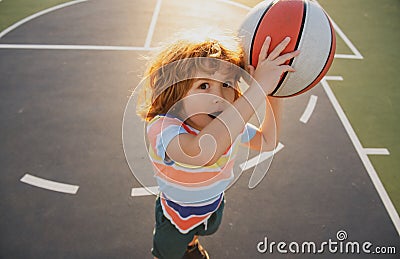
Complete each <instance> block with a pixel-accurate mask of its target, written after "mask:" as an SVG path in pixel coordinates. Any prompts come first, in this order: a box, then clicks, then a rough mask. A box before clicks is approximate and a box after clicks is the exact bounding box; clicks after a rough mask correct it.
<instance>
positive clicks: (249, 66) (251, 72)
mask: <svg viewBox="0 0 400 259" xmlns="http://www.w3.org/2000/svg"><path fill="white" fill-rule="evenodd" d="M247 68H248V70H249V74H250V75H251V76H253V75H254V71H255V68H254V67H253V66H252V65H248V66H247Z"/></svg>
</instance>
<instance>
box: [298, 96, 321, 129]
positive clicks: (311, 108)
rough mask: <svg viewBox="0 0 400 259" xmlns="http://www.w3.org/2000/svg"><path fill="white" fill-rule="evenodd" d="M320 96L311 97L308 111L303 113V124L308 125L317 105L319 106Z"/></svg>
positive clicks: (301, 118)
mask: <svg viewBox="0 0 400 259" xmlns="http://www.w3.org/2000/svg"><path fill="white" fill-rule="evenodd" d="M317 100H318V96H315V95H311V96H310V99H309V100H308V104H307V107H306V109H305V110H304V112H303V115H301V117H300V121H301V122H303V123H307V122H308V120H309V119H310V117H311V115H312V113H313V111H314V109H315V105H316V104H317Z"/></svg>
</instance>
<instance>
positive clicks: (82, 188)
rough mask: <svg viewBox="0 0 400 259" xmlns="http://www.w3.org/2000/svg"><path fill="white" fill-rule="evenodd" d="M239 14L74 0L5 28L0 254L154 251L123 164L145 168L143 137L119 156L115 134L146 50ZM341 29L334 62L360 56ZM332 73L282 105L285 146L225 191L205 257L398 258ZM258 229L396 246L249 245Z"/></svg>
mask: <svg viewBox="0 0 400 259" xmlns="http://www.w3.org/2000/svg"><path fill="white" fill-rule="evenodd" d="M248 11H249V7H247V6H245V5H242V4H238V3H235V2H231V1H223V0H208V1H200V0H190V1H177V0H169V1H167V0H152V1H124V0H116V1H112V4H111V2H110V1H106V0H96V1H89V0H88V1H71V2H68V3H67V4H63V5H59V6H57V7H56V8H52V9H49V10H46V11H44V12H42V13H39V14H37V15H35V16H33V17H31V19H27V20H26V21H24V22H23V23H21V24H19V25H18V26H16V27H15V28H12V30H11V29H10V30H9V31H3V32H2V34H1V37H0V45H1V48H0V81H1V82H2V83H1V87H0V100H1V101H0V106H1V109H0V113H1V115H0V120H1V125H2V127H1V129H0V132H1V134H0V141H1V143H2V148H1V149H0V164H1V166H2V176H1V177H2V178H1V188H0V194H1V196H2V199H1V200H0V207H1V211H2V212H1V214H0V215H1V216H0V218H1V223H0V224H1V243H0V257H1V258H152V256H151V253H150V249H151V245H152V231H153V224H154V200H155V196H154V195H151V194H149V193H148V192H146V190H144V189H143V188H142V187H143V186H142V185H141V184H140V183H139V182H138V181H137V180H136V179H135V177H134V174H133V172H132V171H134V170H142V171H141V172H143V171H145V170H149V168H148V167H147V166H148V158H147V155H146V152H145V147H144V141H143V139H142V138H139V137H138V138H137V141H135V142H134V143H132V144H131V145H132V146H131V147H132V148H134V149H135V150H137V153H135V158H134V161H133V165H132V164H128V163H127V161H126V158H125V153H124V146H123V140H122V134H121V132H122V130H123V119H124V113H125V109H126V106H127V103H128V101H129V97H130V94H131V93H132V91H133V90H134V88H135V87H136V86H137V85H138V84H139V82H140V80H141V77H140V75H141V74H142V73H143V70H144V67H145V60H144V58H143V56H145V55H147V54H148V53H149V52H150V51H152V50H153V49H154V48H155V47H157V46H158V43H159V42H161V41H165V40H166V39H168V38H170V37H172V36H173V34H174V33H175V32H177V31H181V30H185V29H192V28H194V27H208V26H216V27H218V28H222V29H224V30H235V29H236V28H237V27H238V26H239V24H240V22H241V20H242V19H243V18H244V16H245V15H246V13H247V12H248ZM336 29H339V30H340V28H339V27H337V28H336ZM339 36H340V37H341V38H340V39H339V41H340V42H341V43H340V44H343V45H342V46H341V47H340V48H338V51H339V52H338V53H337V54H339V55H338V56H337V58H349V57H350V58H351V57H353V58H354V57H358V58H360V57H362V53H360V52H359V50H358V49H357V46H355V45H354V44H353V43H352V42H351V41H350V40H349V39H347V37H346V32H343V31H341V30H340V32H339ZM343 46H344V47H343ZM343 49H345V50H346V51H348V53H341V52H340V51H342V50H343ZM341 55H342V56H341ZM350 60H351V59H350ZM334 65H335V64H334ZM343 80H346V79H345V78H343V77H341V75H340V74H332V73H329V74H328V76H327V77H325V79H324V80H323V81H322V83H321V84H319V85H318V86H317V87H315V88H314V89H312V90H311V91H309V92H307V93H305V94H303V95H301V96H299V97H295V98H290V99H287V100H286V101H285V115H284V122H283V125H284V128H283V132H282V136H281V146H282V149H281V150H280V151H279V152H278V153H277V154H276V155H275V157H274V159H273V162H272V164H271V167H270V169H269V171H268V173H267V175H266V176H265V177H264V178H263V180H262V181H261V182H260V184H258V185H257V186H256V188H254V189H249V187H248V185H249V179H250V176H251V170H246V171H244V172H243V173H242V175H241V176H240V178H239V179H238V180H237V182H236V183H235V184H234V185H233V186H232V187H231V188H230V189H228V191H227V192H226V206H225V212H224V218H223V222H222V225H221V227H220V229H219V231H218V232H217V233H216V234H215V235H213V236H211V237H208V238H203V239H201V242H202V244H203V245H204V246H205V247H206V248H207V251H208V252H209V253H210V256H211V258H266V257H269V258H320V257H323V258H353V257H360V258H397V257H398V253H399V251H400V242H399V232H400V228H399V224H400V223H399V217H398V214H397V212H396V210H395V209H394V207H393V205H392V203H391V201H390V199H389V198H388V197H387V194H386V191H385V189H384V188H383V186H382V184H381V183H380V181H379V178H377V175H376V172H375V170H374V168H373V166H372V165H371V164H370V161H369V159H368V156H367V154H368V152H370V154H371V153H373V152H378V153H379V152H385V150H384V149H379V150H376V149H366V148H364V147H363V146H362V145H361V144H360V142H359V140H358V138H357V136H356V135H355V133H354V131H353V129H352V128H351V125H350V124H349V122H348V120H347V118H346V115H345V114H344V112H343V110H342V108H341V107H340V105H339V103H338V102H337V100H336V98H335V95H334V94H333V93H332V91H331V88H330V84H331V83H332V82H333V81H343ZM137 123H138V126H137V128H133V130H134V131H135V132H136V131H137V134H138V136H139V135H140V134H142V132H143V124H140V122H139V120H138V119H137ZM260 166H262V164H261V165H260ZM149 173H151V172H149ZM339 233H341V234H346V236H347V237H346V238H344V239H338V236H339ZM265 238H267V239H268V241H269V242H276V243H278V242H281V241H283V242H286V243H287V244H289V243H291V242H298V243H301V242H315V243H316V244H321V243H323V242H327V241H328V240H330V239H331V240H333V241H338V240H339V241H341V240H342V241H352V242H359V243H362V242H366V241H368V242H370V243H372V244H373V246H372V248H371V249H373V248H375V247H393V248H394V249H395V251H397V254H390V253H387V254H380V255H378V254H370V255H367V254H365V253H364V254H363V253H360V254H351V253H348V254H346V253H340V252H335V253H330V252H329V251H328V250H327V249H326V250H325V252H324V253H323V254H322V255H321V254H310V253H297V254H295V253H287V254H283V253H279V252H278V251H277V248H276V246H275V248H274V249H275V250H274V252H273V253H272V254H270V253H268V252H267V253H260V252H259V251H258V249H257V246H258V244H259V243H260V242H262V241H264V240H265ZM340 238H342V237H340Z"/></svg>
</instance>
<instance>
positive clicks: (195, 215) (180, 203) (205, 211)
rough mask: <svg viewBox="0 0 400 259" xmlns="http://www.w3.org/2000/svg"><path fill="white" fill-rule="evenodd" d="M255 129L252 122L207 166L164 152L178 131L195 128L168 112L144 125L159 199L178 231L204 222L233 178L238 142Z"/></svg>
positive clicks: (187, 230) (248, 139)
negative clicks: (181, 160)
mask: <svg viewBox="0 0 400 259" xmlns="http://www.w3.org/2000/svg"><path fill="white" fill-rule="evenodd" d="M256 131H257V129H256V128H255V127H254V126H252V125H251V124H247V125H246V126H245V129H244V131H243V132H242V134H241V135H240V136H238V137H237V139H236V140H235V141H234V142H233V144H232V145H231V146H230V148H229V149H228V150H227V151H226V152H225V154H223V155H222V156H221V157H220V158H219V159H218V161H217V162H216V163H215V164H213V165H210V166H192V165H187V164H182V163H178V162H176V161H172V160H171V159H169V158H168V156H167V155H166V149H167V146H168V144H169V142H170V141H171V140H172V139H173V138H174V137H176V136H177V135H179V134H193V135H197V134H198V133H199V131H198V130H196V129H194V128H192V127H190V126H189V125H187V124H185V123H184V122H183V121H182V120H180V119H179V118H175V117H170V116H167V115H159V116H156V117H155V118H153V119H152V120H151V121H150V122H149V124H148V125H147V136H148V140H149V156H150V159H151V162H152V164H153V168H154V173H155V177H156V180H157V183H158V185H159V188H160V198H161V199H160V201H161V205H162V209H163V212H164V215H165V217H166V218H168V219H169V220H170V221H171V222H172V224H174V225H175V227H176V228H177V229H178V230H179V231H180V232H181V233H188V232H189V231H190V230H192V229H193V228H195V227H197V226H199V225H200V224H203V223H204V224H206V223H207V220H208V218H209V217H210V216H211V214H212V213H213V212H215V211H216V210H217V209H218V208H219V206H220V204H221V202H222V200H223V194H224V191H225V189H226V188H227V187H228V186H229V184H230V183H231V182H232V180H233V178H234V175H233V165H234V160H235V155H236V153H237V149H238V146H239V144H240V143H241V142H242V143H245V142H248V141H250V139H252V138H253V137H254V135H255V134H256Z"/></svg>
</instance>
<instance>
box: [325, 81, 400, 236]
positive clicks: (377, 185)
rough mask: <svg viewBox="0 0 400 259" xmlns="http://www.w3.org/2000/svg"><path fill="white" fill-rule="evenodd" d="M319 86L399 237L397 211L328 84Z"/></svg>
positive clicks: (399, 219)
mask: <svg viewBox="0 0 400 259" xmlns="http://www.w3.org/2000/svg"><path fill="white" fill-rule="evenodd" d="M321 84H322V86H323V88H324V90H325V92H326V94H327V95H328V98H329V100H330V101H331V103H332V105H333V107H334V108H335V110H336V113H337V114H338V116H339V118H340V120H341V121H342V124H343V126H344V128H345V129H346V131H347V134H348V135H349V137H350V139H351V141H352V142H353V145H354V147H355V149H356V151H357V153H358V155H359V157H360V158H361V161H362V162H363V164H364V167H365V169H366V170H367V172H368V174H369V177H370V178H371V180H372V183H373V184H374V186H375V189H376V190H377V192H378V195H379V196H380V198H381V200H382V202H383V204H384V206H385V208H386V210H387V212H388V214H389V216H390V218H391V220H392V222H393V224H394V226H395V228H396V230H397V233H398V234H399V235H400V218H399V214H397V211H396V209H395V207H394V206H393V203H392V201H391V200H390V198H389V195H388V194H387V192H386V190H385V188H384V187H383V184H382V182H381V180H380V179H379V177H378V174H377V173H376V171H375V168H374V167H373V165H372V163H371V161H370V160H369V158H368V156H367V154H366V153H365V152H364V148H363V147H362V145H361V142H360V140H359V139H358V137H357V135H356V133H355V131H354V129H353V127H352V126H351V124H350V122H349V120H348V119H347V117H346V114H345V113H344V111H343V109H342V107H341V106H340V104H339V102H338V101H337V99H336V97H335V95H334V94H333V92H332V90H331V88H330V86H329V84H328V82H326V79H325V78H324V79H322V80H321Z"/></svg>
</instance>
